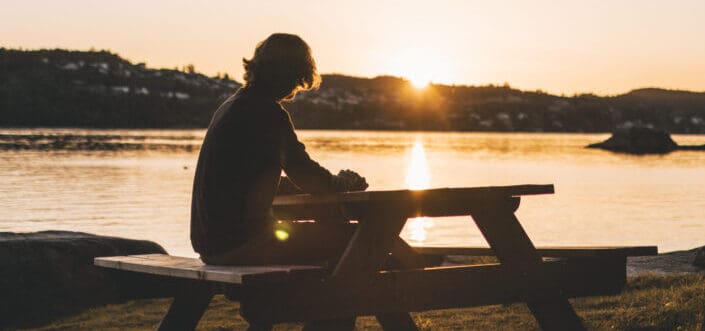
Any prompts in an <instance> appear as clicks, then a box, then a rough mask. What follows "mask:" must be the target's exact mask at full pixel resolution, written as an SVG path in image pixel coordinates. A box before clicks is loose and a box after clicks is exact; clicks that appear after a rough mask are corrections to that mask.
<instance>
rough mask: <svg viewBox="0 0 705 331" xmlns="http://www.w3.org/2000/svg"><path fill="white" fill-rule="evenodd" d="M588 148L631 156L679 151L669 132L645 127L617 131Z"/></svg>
mask: <svg viewBox="0 0 705 331" xmlns="http://www.w3.org/2000/svg"><path fill="white" fill-rule="evenodd" d="M588 148H601V149H606V150H609V151H613V152H620V153H629V154H665V153H669V152H672V151H674V150H677V149H679V147H678V144H676V142H675V141H673V139H671V136H670V135H669V134H668V132H666V131H662V130H657V129H653V128H650V127H644V126H633V127H626V128H620V129H617V130H616V131H614V132H613V133H612V136H611V137H610V138H609V139H607V140H605V141H603V142H601V143H596V144H590V145H588Z"/></svg>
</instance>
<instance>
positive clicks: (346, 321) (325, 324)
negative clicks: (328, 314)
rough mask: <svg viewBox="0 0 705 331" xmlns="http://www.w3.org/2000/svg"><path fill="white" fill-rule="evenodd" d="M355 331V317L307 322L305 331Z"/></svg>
mask: <svg viewBox="0 0 705 331" xmlns="http://www.w3.org/2000/svg"><path fill="white" fill-rule="evenodd" d="M354 329H355V317H351V318H337V319H330V320H324V321H312V322H307V323H306V325H304V328H303V331H328V330H330V331H350V330H354Z"/></svg>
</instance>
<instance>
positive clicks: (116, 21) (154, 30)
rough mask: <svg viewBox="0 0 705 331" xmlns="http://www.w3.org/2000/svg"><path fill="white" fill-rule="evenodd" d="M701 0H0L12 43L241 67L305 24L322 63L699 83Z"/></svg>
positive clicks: (446, 78)
mask: <svg viewBox="0 0 705 331" xmlns="http://www.w3.org/2000/svg"><path fill="white" fill-rule="evenodd" d="M703 21H705V2H703V1H696V0H681V1H675V2H673V1H661V0H658V1H649V2H640V1H634V0H623V1H616V2H609V3H606V2H594V3H585V2H578V1H569V2H560V3H554V2H551V1H534V2H531V3H525V2H521V1H502V2H492V3H484V2H476V1H445V2H438V3H434V4H433V5H425V4H423V3H421V2H412V1H404V2H399V1H388V2H383V3H378V2H375V1H358V2H355V3H354V4H352V3H347V2H305V3H291V2H286V1H283V0H276V1H270V2H266V3H263V2H258V1H245V2H241V3H238V4H234V3H231V2H229V1H225V0H217V1H210V2H209V3H208V5H207V6H206V5H204V4H202V3H192V2H189V1H183V0H180V1H168V2H166V1H151V2H147V3H143V2H139V1H133V0H128V1H121V2H110V3H103V2H100V3H98V2H91V1H88V0H70V1H64V2H53V1H40V0H29V1H22V2H12V3H7V4H4V5H3V11H2V12H0V40H2V42H3V45H2V46H4V47H8V48H25V49H27V48H29V49H37V48H66V49H83V50H87V49H90V48H92V47H93V48H96V49H109V50H111V51H113V52H117V53H118V54H120V55H121V56H123V57H125V58H127V59H129V60H130V61H133V62H146V63H147V64H148V65H149V66H150V67H154V68H161V67H163V68H174V67H181V66H183V65H186V64H194V65H195V67H196V70H197V71H199V72H203V73H205V74H207V75H209V76H213V75H215V74H216V73H217V72H227V73H228V74H229V75H230V76H231V77H233V78H236V79H238V80H239V79H240V77H241V76H242V68H241V62H240V60H241V58H242V57H250V56H251V54H252V51H253V49H254V47H255V45H256V43H257V42H259V41H261V40H262V39H264V38H266V37H267V36H268V35H269V34H271V33H273V32H289V33H296V34H299V35H301V36H302V37H303V38H304V39H305V40H307V42H308V43H309V44H310V45H311V47H312V48H313V51H314V56H315V57H316V60H317V61H318V66H319V69H320V71H321V72H322V73H337V74H343V75H349V76H355V77H375V76H380V75H392V76H402V77H405V78H408V79H410V80H412V81H415V82H421V83H423V82H427V81H432V82H435V83H442V84H457V85H487V84H499V85H501V84H504V83H505V82H506V83H508V84H510V85H511V86H513V87H516V88H518V89H522V90H537V89H541V90H544V91H546V92H549V93H552V94H567V95H571V94H575V93H595V94H599V95H615V94H621V93H625V92H628V91H630V90H633V89H638V88H644V87H658V88H664V89H679V90H691V91H705V80H703V79H702V77H705V43H703V42H702V40H705V38H704V37H705V24H702V23H701V22H703Z"/></svg>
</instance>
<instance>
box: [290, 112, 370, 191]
mask: <svg viewBox="0 0 705 331" xmlns="http://www.w3.org/2000/svg"><path fill="white" fill-rule="evenodd" d="M285 122H286V123H284V132H283V134H284V146H283V155H282V168H283V169H284V172H286V174H287V176H288V177H289V178H290V179H291V181H292V182H294V184H296V186H298V187H300V188H301V189H302V190H303V191H304V192H306V193H330V192H344V191H355V190H364V189H365V188H367V183H366V182H365V181H364V178H362V177H359V176H358V177H359V179H356V180H353V179H351V178H350V176H334V175H333V174H331V173H330V171H328V170H327V169H326V168H324V167H322V166H321V165H320V164H318V163H317V162H316V161H314V160H312V159H311V157H310V156H309V155H308V153H307V152H306V147H305V146H304V144H302V143H301V142H300V141H299V139H298V137H297V136H296V133H295V132H294V127H293V125H292V124H291V120H290V119H289V118H288V116H287V119H286V121H285Z"/></svg>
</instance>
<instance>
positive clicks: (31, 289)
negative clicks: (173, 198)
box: [0, 231, 166, 329]
mask: <svg viewBox="0 0 705 331" xmlns="http://www.w3.org/2000/svg"><path fill="white" fill-rule="evenodd" d="M148 253H166V252H165V251H164V249H163V248H162V247H161V246H159V245H158V244H156V243H153V242H150V241H144V240H130V239H123V238H115V237H104V236H96V235H92V234H88V233H80V232H65V231H43V232H34V233H12V232H0V293H2V299H0V329H2V328H3V326H11V325H14V326H16V327H17V326H29V325H36V324H41V323H43V322H46V321H48V320H50V319H51V318H53V317H56V316H61V315H64V314H67V313H73V312H77V311H80V310H82V309H85V308H87V307H91V306H96V305H101V304H106V303H114V302H121V301H125V300H129V299H134V298H143V297H156V296H162V292H164V289H163V286H162V285H161V282H159V280H158V278H156V277H151V276H146V275H139V274H131V273H127V272H120V271H111V270H107V269H103V268H98V267H95V266H93V258H94V257H97V256H114V255H129V254H148Z"/></svg>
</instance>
